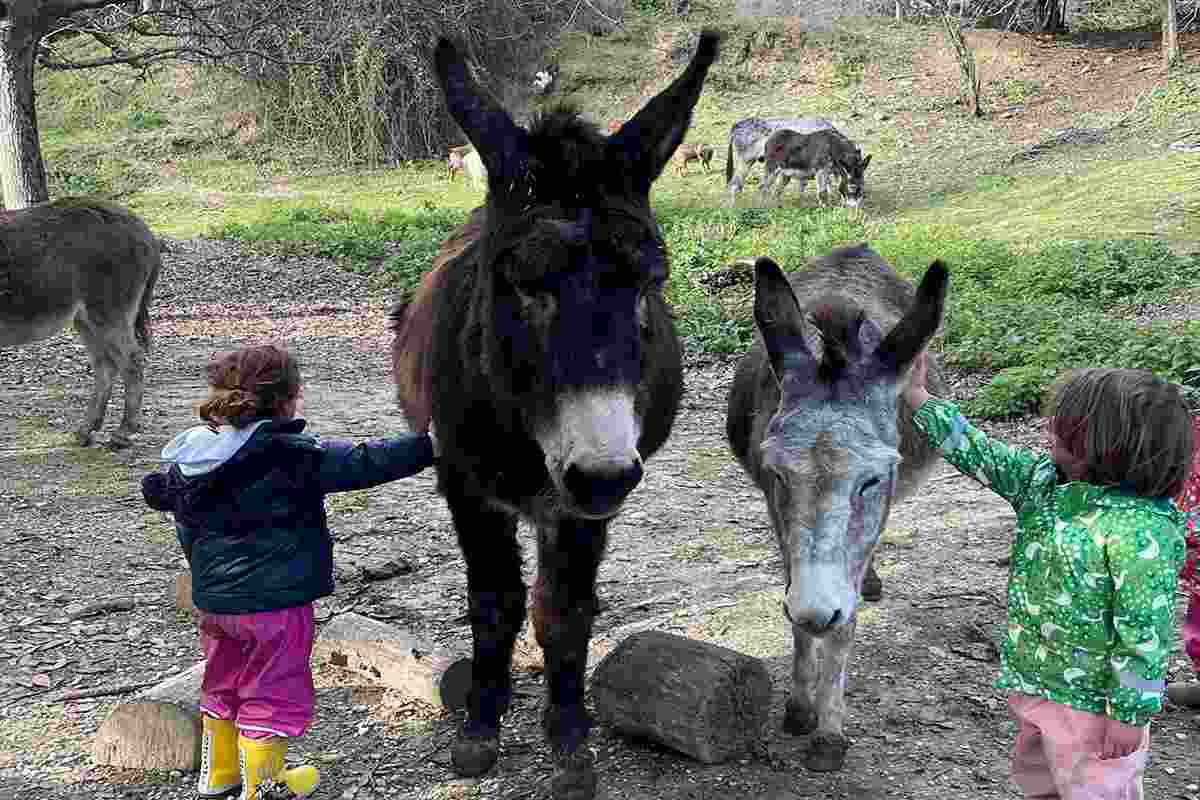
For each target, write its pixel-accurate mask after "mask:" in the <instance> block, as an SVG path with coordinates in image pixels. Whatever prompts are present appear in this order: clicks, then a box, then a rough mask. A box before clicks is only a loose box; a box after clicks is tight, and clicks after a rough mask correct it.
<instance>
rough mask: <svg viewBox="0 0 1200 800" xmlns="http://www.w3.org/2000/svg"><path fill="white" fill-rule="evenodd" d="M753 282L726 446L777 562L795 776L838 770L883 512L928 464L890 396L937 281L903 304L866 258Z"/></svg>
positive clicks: (842, 251)
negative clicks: (789, 651)
mask: <svg viewBox="0 0 1200 800" xmlns="http://www.w3.org/2000/svg"><path fill="white" fill-rule="evenodd" d="M754 272H755V276H754V278H755V281H754V319H755V322H756V323H757V325H758V331H759V340H758V341H757V342H756V343H755V345H754V347H753V348H751V350H750V352H749V353H748V354H747V355H746V356H745V357H744V358H743V359H742V361H741V362H740V363H739V364H738V370H737V374H736V375H735V377H734V381H733V387H732V388H731V390H730V393H729V415H728V418H727V420H726V425H727V429H728V434H729V444H730V446H731V448H732V449H733V452H734V455H736V456H737V459H738V461H740V462H741V464H742V466H743V467H745V469H746V472H747V473H749V475H750V477H751V478H752V479H753V480H754V483H755V484H757V485H758V488H759V489H761V490H762V492H763V495H764V497H765V498H766V501H767V511H768V513H769V514H770V518H771V523H772V525H773V527H774V528H775V536H776V538H777V539H778V540H779V548H780V550H781V551H782V555H783V566H784V569H783V573H784V579H785V581H786V582H787V589H786V591H785V593H784V599H783V614H784V616H785V617H786V618H787V620H788V622H790V623H791V626H792V638H793V639H794V641H795V648H796V649H795V655H794V661H793V666H792V681H793V685H792V691H791V695H790V697H788V701H787V715H786V717H785V718H784V728H785V730H787V731H788V732H790V733H797V734H806V733H812V732H814V731H815V732H816V735H814V736H813V737H812V739H811V740H810V743H809V750H808V753H807V755H806V758H805V764H806V766H808V768H809V769H813V770H822V771H824V770H835V769H840V768H841V766H842V763H843V761H844V759H845V755H846V748H847V746H848V741H847V740H846V737H845V735H844V734H843V733H842V723H843V720H844V718H845V716H846V700H845V691H846V665H847V662H848V661H849V658H850V650H851V647H852V646H853V644H854V626H855V621H856V620H857V618H858V613H857V612H858V597H859V591H860V588H861V587H862V583H863V576H864V575H865V574H866V572H867V569H868V565H869V564H870V563H871V558H872V554H873V553H874V551H875V546H876V545H877V544H878V543H879V536H880V534H881V533H882V532H883V529H884V526H885V525H887V518H888V510H889V509H890V508H891V505H892V502H893V501H894V500H896V499H901V500H903V499H905V498H907V497H910V496H911V495H912V494H913V493H914V492H916V490H917V489H918V488H919V487H920V485H921V483H922V482H923V481H924V480H925V477H926V476H927V475H928V473H929V470H930V469H931V468H932V466H933V465H934V464H935V463H937V461H938V460H939V458H938V454H937V453H936V451H934V450H933V449H932V448H930V447H929V445H928V443H927V442H926V440H925V437H924V436H923V435H922V434H921V433H920V432H919V431H917V430H916V428H915V426H914V425H913V422H912V417H913V411H912V409H911V408H908V407H906V405H905V403H904V401H903V400H902V399H901V398H900V393H901V390H902V389H903V388H904V386H905V383H906V381H907V380H908V373H909V366H910V365H911V363H912V360H913V358H914V357H915V356H916V355H917V353H918V352H920V350H921V348H923V347H924V346H925V345H926V343H927V342H928V341H929V339H930V337H932V336H933V334H934V332H935V331H936V330H937V327H938V325H939V324H940V323H941V319H942V310H943V306H944V302H945V293H946V284H947V281H948V274H947V271H946V268H945V267H944V266H943V265H942V264H941V262H937V261H935V262H934V263H933V264H932V265H931V266H930V267H929V269H928V270H927V271H926V272H925V277H924V278H923V279H922V281H921V285H920V287H919V288H918V289H917V291H916V293H915V294H914V292H913V290H912V287H911V286H909V284H908V283H906V282H905V281H904V280H903V279H902V278H900V277H899V276H898V275H897V274H896V273H895V272H893V271H892V268H891V267H890V266H888V264H887V262H886V261H884V260H883V259H882V258H880V257H879V254H877V253H876V252H874V251H873V250H871V249H869V248H867V247H866V245H860V246H856V247H843V248H839V249H837V250H834V251H833V252H832V253H830V254H829V255H828V256H825V257H824V258H819V259H817V260H816V261H814V262H813V263H812V264H810V265H809V266H808V267H807V268H805V269H803V270H800V271H798V272H795V273H793V274H792V275H790V276H785V275H784V274H783V271H782V270H780V269H779V267H778V265H776V264H775V262H773V261H771V260H770V259H769V258H760V259H758V260H757V261H756V262H755V267H754ZM930 362H931V363H930V365H929V386H930V388H931V389H933V390H934V391H935V392H938V393H939V394H941V393H943V392H944V391H945V387H944V384H943V383H942V382H941V379H940V377H939V374H940V373H939V368H938V365H937V363H936V362H935V361H933V359H930Z"/></svg>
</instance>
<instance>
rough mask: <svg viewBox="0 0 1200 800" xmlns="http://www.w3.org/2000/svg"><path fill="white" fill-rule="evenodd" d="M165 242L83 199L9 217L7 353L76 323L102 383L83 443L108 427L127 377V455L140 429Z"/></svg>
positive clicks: (0, 312)
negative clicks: (116, 393) (118, 386)
mask: <svg viewBox="0 0 1200 800" xmlns="http://www.w3.org/2000/svg"><path fill="white" fill-rule="evenodd" d="M160 269H162V261H161V258H160V254H159V244H158V239H157V238H155V236H154V234H153V233H151V232H150V229H149V228H147V227H146V223H145V222H143V221H142V220H141V219H140V218H139V217H137V216H135V215H134V214H133V213H131V212H130V211H128V210H126V209H124V208H121V207H120V206H115V205H111V204H109V203H103V202H99V201H95V200H88V199H84V198H64V199H62V200H56V201H55V202H53V203H46V204H44V205H38V206H32V207H30V208H25V209H20V210H14V211H4V212H0V348H3V347H16V346H20V345H23V344H28V343H30V342H36V341H38V340H40V339H45V338H46V337H48V336H52V335H53V334H55V333H58V332H59V331H60V330H62V327H63V326H64V325H66V324H67V323H69V322H74V323H75V330H76V331H77V332H78V333H79V338H80V339H82V340H83V343H84V344H85V345H86V346H87V350H88V355H89V356H90V357H91V361H92V371H93V372H94V373H95V375H94V383H93V386H92V397H91V400H90V401H89V402H88V407H87V412H86V413H85V414H84V418H83V422H82V423H81V424H80V426H79V428H78V429H76V431H75V439H76V441H78V443H79V444H81V445H88V444H91V442H92V434H93V433H94V432H95V431H97V430H99V428H100V426H101V425H102V424H103V422H104V412H105V409H107V408H108V400H109V397H111V396H112V390H113V384H114V383H115V382H116V378H117V375H118V374H119V375H120V376H121V378H122V380H123V381H124V383H125V416H124V417H123V418H122V420H121V425H120V427H118V428H117V429H116V430H115V431H114V432H113V434H112V438H111V439H110V440H109V446H110V447H114V448H117V447H128V446H129V445H131V444H132V443H133V438H132V437H133V434H134V433H136V432H137V430H138V428H139V427H140V416H141V410H142V395H143V392H144V386H145V362H146V351H147V350H148V349H149V347H150V299H151V296H152V295H153V292H154V283H155V281H156V280H157V279H158V273H159V270H160Z"/></svg>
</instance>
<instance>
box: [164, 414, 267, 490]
mask: <svg viewBox="0 0 1200 800" xmlns="http://www.w3.org/2000/svg"><path fill="white" fill-rule="evenodd" d="M268 421H269V420H265V419H260V420H259V421H258V422H255V423H253V424H251V425H247V426H246V427H244V428H234V427H232V426H230V425H222V426H221V427H220V428H218V429H217V430H216V431H213V430H212V429H211V428H209V427H208V426H207V425H197V426H196V427H194V428H188V429H187V430H186V431H183V432H182V433H180V434H179V435H178V436H176V437H175V438H174V439H172V440H171V441H170V442H168V443H167V446H166V447H164V448H163V449H162V459H161V460H163V461H167V462H170V463H174V464H178V465H179V471H180V472H181V473H183V476H184V477H185V478H191V477H195V476H196V475H204V474H205V473H208V472H212V471H213V470H214V469H216V468H217V467H219V466H221V465H222V464H224V463H225V462H226V461H228V460H229V459H230V458H232V457H233V455H234V454H235V453H237V451H238V450H241V449H242V446H243V445H244V444H246V442H248V441H250V437H251V436H253V435H254V432H255V431H256V430H258V429H259V428H260V427H261V426H262V425H263V423H265V422H268Z"/></svg>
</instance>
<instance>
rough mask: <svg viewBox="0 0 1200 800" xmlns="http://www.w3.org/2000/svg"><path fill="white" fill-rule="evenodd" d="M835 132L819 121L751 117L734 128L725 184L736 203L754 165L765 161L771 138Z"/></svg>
mask: <svg viewBox="0 0 1200 800" xmlns="http://www.w3.org/2000/svg"><path fill="white" fill-rule="evenodd" d="M829 128H833V123H832V122H830V121H829V120H827V119H820V118H818V117H801V118H799V119H759V118H757V117H750V118H749V119H743V120H740V121H738V122H735V123H734V124H733V127H732V128H730V129H729V149H728V151H727V152H726V157H725V181H726V183H728V189H729V199H730V201H731V202H732V201H733V199H734V198H735V197H736V196H737V193H738V192H740V191H741V190H742V186H743V184H744V183H745V181H746V177H747V176H748V175H749V174H750V170H751V169H753V167H754V165H755V164H757V163H758V162H760V161H762V160H763V148H764V146H765V145H766V143H767V137H768V136H770V135H771V134H772V133H774V132H775V131H778V130H785V129H786V130H789V131H796V132H798V133H812V132H813V131H820V130H826V129H829Z"/></svg>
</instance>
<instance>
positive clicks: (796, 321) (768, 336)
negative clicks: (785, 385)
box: [754, 256, 818, 381]
mask: <svg viewBox="0 0 1200 800" xmlns="http://www.w3.org/2000/svg"><path fill="white" fill-rule="evenodd" d="M754 323H755V325H757V326H758V332H759V334H761V335H762V339H763V344H765V345H766V347H767V357H768V358H769V359H770V362H771V369H772V370H774V372H775V377H776V379H777V380H779V381H782V380H783V377H784V374H785V372H787V370H789V369H793V368H796V367H800V366H804V367H808V368H812V366H813V364H814V363H815V362H816V361H817V358H818V356H817V354H814V352H813V350H812V347H810V344H809V340H810V339H811V338H813V337H812V336H811V335H809V334H811V332H812V325H811V324H809V323H808V322H807V321H806V320H805V319H804V313H803V312H802V311H801V310H800V303H799V301H798V300H796V293H795V292H794V291H792V285H791V284H790V283H788V279H787V276H786V275H784V273H783V270H782V269H780V268H779V265H778V264H776V263H775V262H774V261H772V260H771V259H769V258H767V257H765V256H762V257H759V258H757V259H755V261H754Z"/></svg>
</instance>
